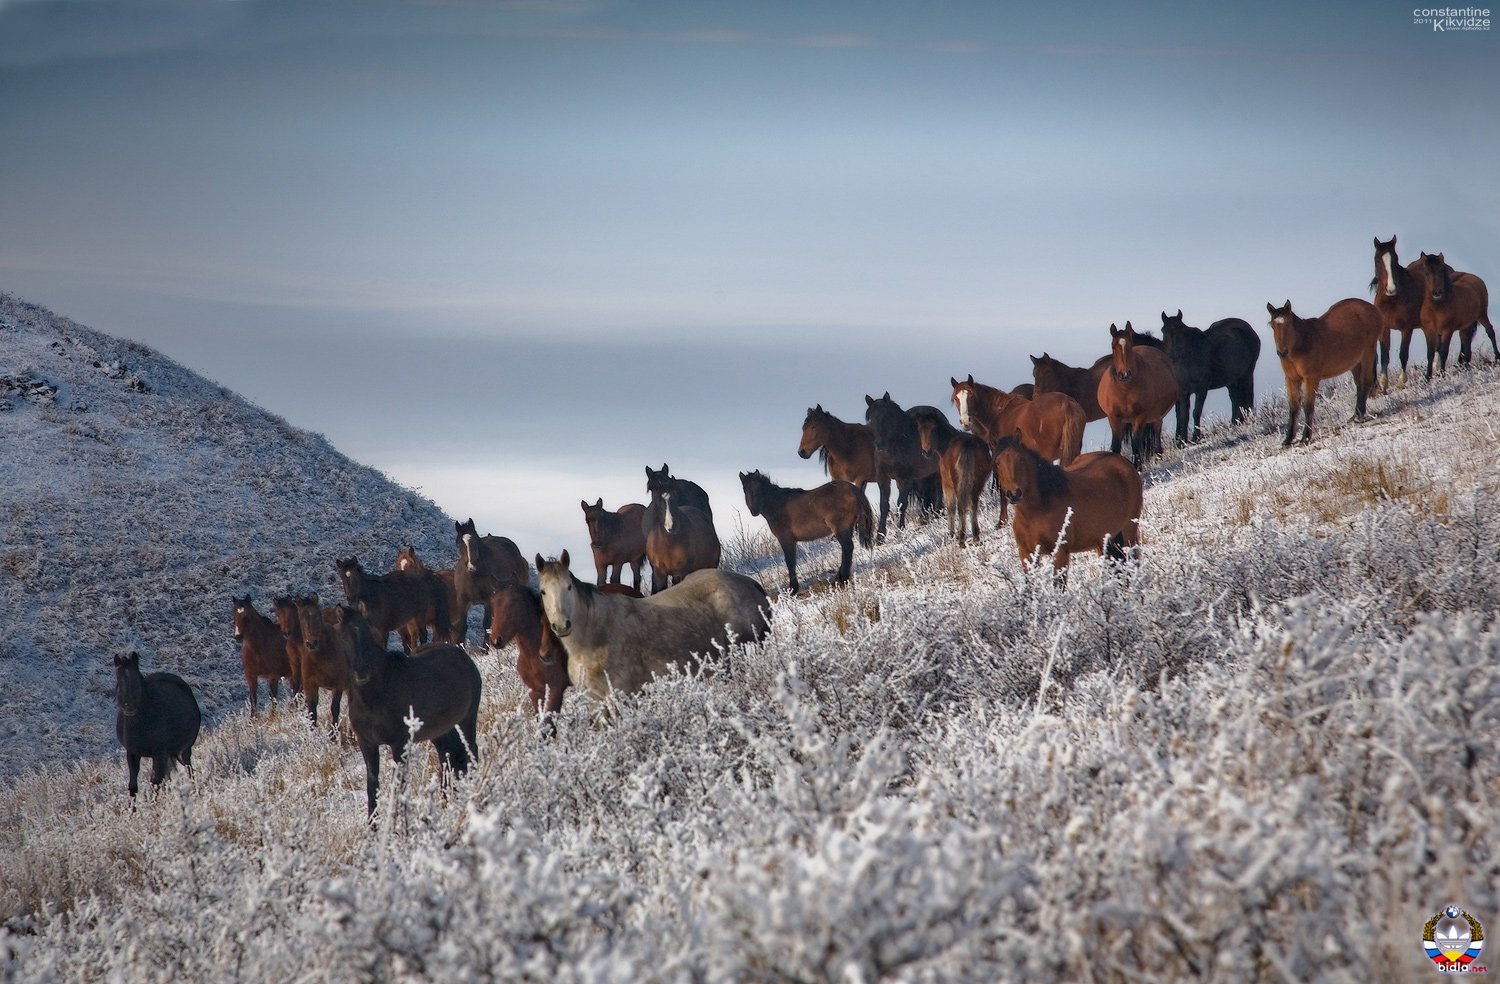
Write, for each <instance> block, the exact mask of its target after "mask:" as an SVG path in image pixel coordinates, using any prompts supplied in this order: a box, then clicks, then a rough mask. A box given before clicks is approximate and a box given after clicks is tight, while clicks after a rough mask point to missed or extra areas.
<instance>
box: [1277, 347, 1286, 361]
mask: <svg viewBox="0 0 1500 984" xmlns="http://www.w3.org/2000/svg"><path fill="white" fill-rule="evenodd" d="M1286 353H1287V350H1286V349H1277V350H1276V358H1278V359H1285V358H1286Z"/></svg>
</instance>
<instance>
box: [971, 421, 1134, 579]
mask: <svg viewBox="0 0 1500 984" xmlns="http://www.w3.org/2000/svg"><path fill="white" fill-rule="evenodd" d="M995 483H996V484H997V485H998V486H999V487H1000V492H1001V494H1002V495H1004V496H1005V497H1006V499H1008V500H1009V501H1010V504H1011V507H1012V508H1013V509H1014V511H1015V512H1014V515H1013V516H1012V518H1011V530H1012V532H1013V533H1014V534H1015V538H1016V550H1017V552H1018V553H1019V554H1020V556H1021V562H1022V563H1029V562H1030V561H1031V558H1032V557H1033V556H1034V555H1036V554H1037V553H1038V551H1040V553H1042V554H1051V555H1052V568H1053V570H1054V571H1056V572H1058V573H1062V572H1064V571H1065V570H1066V569H1067V566H1068V562H1069V560H1071V559H1072V556H1073V554H1075V553H1079V552H1083V551H1089V550H1094V551H1097V552H1099V553H1100V554H1103V555H1104V556H1106V557H1109V558H1111V559H1114V560H1124V559H1126V557H1127V556H1129V555H1130V554H1127V550H1128V551H1130V553H1132V554H1133V553H1134V551H1135V550H1136V548H1137V547H1138V546H1139V545H1140V538H1141V530H1140V521H1141V508H1142V504H1143V502H1144V496H1145V487H1144V483H1143V482H1142V481H1141V476H1140V473H1139V472H1137V471H1136V470H1135V468H1134V467H1132V466H1131V464H1130V462H1128V461H1126V460H1125V459H1124V458H1123V457H1122V456H1120V455H1118V454H1115V453H1114V452H1112V451H1090V452H1088V453H1087V454H1081V455H1079V456H1078V457H1077V458H1075V459H1074V460H1073V463H1072V464H1071V465H1069V466H1068V467H1066V468H1061V467H1059V466H1057V465H1054V464H1052V462H1050V461H1047V460H1046V459H1045V458H1043V457H1042V456H1041V455H1039V454H1037V453H1036V452H1035V451H1033V450H1031V448H1029V447H1027V446H1026V445H1025V443H1023V442H1022V441H1021V440H1020V439H1019V438H1004V439H1002V440H1001V441H1000V444H999V446H998V447H997V449H996V451H995Z"/></svg>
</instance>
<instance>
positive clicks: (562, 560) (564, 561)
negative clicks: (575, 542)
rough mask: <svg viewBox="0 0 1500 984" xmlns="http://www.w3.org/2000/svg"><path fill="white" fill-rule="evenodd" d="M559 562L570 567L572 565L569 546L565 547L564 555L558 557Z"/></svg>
mask: <svg viewBox="0 0 1500 984" xmlns="http://www.w3.org/2000/svg"><path fill="white" fill-rule="evenodd" d="M557 562H558V563H559V564H561V565H563V566H564V567H568V566H569V565H570V563H571V562H570V561H569V560H568V548H567V547H564V548H563V552H562V556H561V557H558V558H557Z"/></svg>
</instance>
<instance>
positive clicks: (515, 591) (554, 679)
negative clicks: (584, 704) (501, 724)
mask: <svg viewBox="0 0 1500 984" xmlns="http://www.w3.org/2000/svg"><path fill="white" fill-rule="evenodd" d="M615 587H619V585H615ZM490 608H491V609H492V610H493V611H494V613H495V617H494V618H493V619H492V620H491V621H490V634H489V636H488V637H487V641H488V642H489V644H490V646H491V648H494V649H503V648H505V647H506V646H508V645H510V644H511V643H512V642H514V643H515V644H516V675H517V676H519V677H520V678H521V682H522V683H523V684H525V685H526V689H527V690H528V691H530V692H531V706H532V707H534V708H536V712H537V714H538V715H539V716H541V717H546V716H547V715H549V714H556V713H557V712H558V711H559V710H561V708H562V702H563V693H564V692H565V691H566V690H567V689H568V687H569V686H570V685H571V683H572V681H570V680H569V679H568V651H567V650H566V649H564V648H563V644H562V643H561V642H560V641H559V640H558V638H557V636H555V635H553V634H552V627H551V626H550V625H548V624H547V619H546V617H545V616H543V614H542V600H541V598H540V597H539V596H538V595H537V593H536V591H534V590H532V588H531V586H530V585H525V584H506V585H504V586H502V587H501V588H500V590H498V591H496V592H495V595H494V597H493V598H491V599H490Z"/></svg>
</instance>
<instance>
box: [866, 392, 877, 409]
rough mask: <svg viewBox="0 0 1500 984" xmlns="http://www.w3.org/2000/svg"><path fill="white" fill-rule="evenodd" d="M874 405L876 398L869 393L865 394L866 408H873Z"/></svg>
mask: <svg viewBox="0 0 1500 984" xmlns="http://www.w3.org/2000/svg"><path fill="white" fill-rule="evenodd" d="M874 405H875V398H874V397H873V396H871V395H870V394H869V393H866V394H865V406H867V407H873V406H874Z"/></svg>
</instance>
